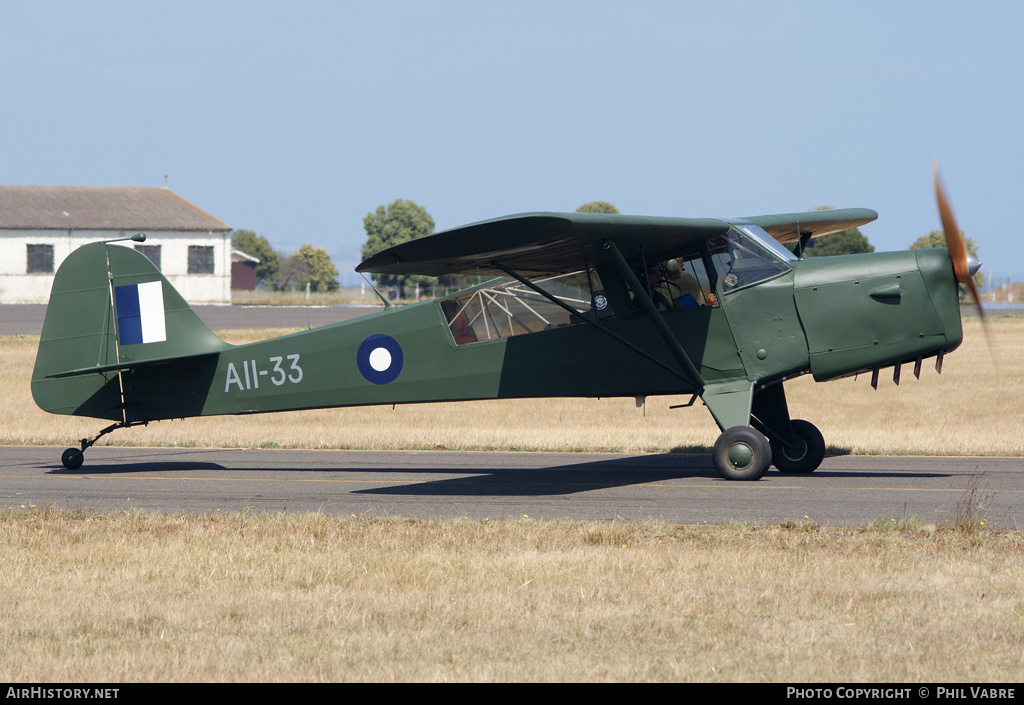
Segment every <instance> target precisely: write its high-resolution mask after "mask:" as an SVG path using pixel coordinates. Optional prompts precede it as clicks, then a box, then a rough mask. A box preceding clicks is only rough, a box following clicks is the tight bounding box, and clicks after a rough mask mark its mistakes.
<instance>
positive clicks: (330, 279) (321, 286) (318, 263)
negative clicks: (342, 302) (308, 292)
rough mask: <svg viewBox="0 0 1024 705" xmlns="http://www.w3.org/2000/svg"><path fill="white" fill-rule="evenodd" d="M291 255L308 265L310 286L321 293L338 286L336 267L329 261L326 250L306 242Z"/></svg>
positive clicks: (329, 257)
mask: <svg viewBox="0 0 1024 705" xmlns="http://www.w3.org/2000/svg"><path fill="white" fill-rule="evenodd" d="M292 257H297V258H298V259H299V260H301V261H302V262H304V263H305V264H306V265H307V266H308V267H309V279H308V281H309V284H310V288H312V289H314V290H315V291H318V292H320V293H321V294H322V293H325V292H328V291H334V290H335V289H337V288H338V268H337V267H335V266H334V263H333V262H331V256H330V255H329V254H327V250H325V249H323V248H322V247H313V246H312V245H310V244H309V243H306V244H305V245H303V246H302V247H300V248H299V251H298V252H296V253H294V254H293V255H292ZM303 285H305V283H303Z"/></svg>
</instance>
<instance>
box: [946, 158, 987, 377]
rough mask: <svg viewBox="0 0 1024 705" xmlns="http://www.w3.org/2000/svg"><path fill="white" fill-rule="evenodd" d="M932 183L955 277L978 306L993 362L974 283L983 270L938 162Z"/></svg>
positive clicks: (985, 324)
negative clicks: (958, 218) (970, 247)
mask: <svg viewBox="0 0 1024 705" xmlns="http://www.w3.org/2000/svg"><path fill="white" fill-rule="evenodd" d="M932 181H933V182H934V184H935V200H936V201H938V204H939V218H940V219H941V220H942V232H943V235H944V236H945V238H946V249H947V250H949V258H950V259H951V260H953V275H954V276H955V277H956V280H957V282H959V283H960V284H963V285H964V286H966V287H967V290H968V291H970V292H971V296H972V297H973V298H974V303H975V304H977V305H978V319H979V320H980V321H981V329H982V330H983V331H984V332H985V341H986V342H987V343H988V349H989V352H990V353H991V354H992V359H993V361H995V360H996V355H995V347H994V346H993V345H992V336H991V334H990V333H989V329H988V324H987V323H985V312H984V311H983V310H982V308H981V295H980V294H979V293H978V285H977V284H975V283H974V275H975V274H977V272H978V270H979V269H981V262H979V261H978V260H977V258H975V257H974V256H973V255H971V254H968V252H967V245H966V244H965V243H964V235H963V233H962V232H960V228H959V227H958V226H957V224H956V218H955V217H953V208H952V206H950V204H949V196H947V195H946V189H945V187H944V186H943V185H942V179H940V178H939V165H938V162H932Z"/></svg>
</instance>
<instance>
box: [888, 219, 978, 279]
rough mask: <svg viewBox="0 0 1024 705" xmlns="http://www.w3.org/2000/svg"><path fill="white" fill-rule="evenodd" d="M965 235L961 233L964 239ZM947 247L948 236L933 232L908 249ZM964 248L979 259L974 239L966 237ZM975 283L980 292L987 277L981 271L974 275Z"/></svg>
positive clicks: (923, 236) (918, 239) (916, 241)
mask: <svg viewBox="0 0 1024 705" xmlns="http://www.w3.org/2000/svg"><path fill="white" fill-rule="evenodd" d="M963 234H964V233H963V231H960V235H961V237H963ZM945 246H946V236H945V235H944V234H943V233H942V231H941V230H932V231H931V232H930V233H928V234H927V235H922V236H921V237H919V238H917V239H916V240H914V242H913V244H912V245H911V246H910V247H908V248H907V249H908V250H925V249H928V248H929V247H945ZM964 247H966V248H967V254H969V255H974V257H975V259H977V258H978V244H977V243H976V242H974V240H973V239H971V238H969V237H964ZM974 283H975V284H976V285H977V287H978V289H979V290H980V289H981V287H982V285H983V284H984V283H985V275H984V274H982V273H981V270H980V269H979V270H978V273H977V274H975V275H974ZM960 291H961V294H963V293H965V290H964V289H963V288H961V290H960Z"/></svg>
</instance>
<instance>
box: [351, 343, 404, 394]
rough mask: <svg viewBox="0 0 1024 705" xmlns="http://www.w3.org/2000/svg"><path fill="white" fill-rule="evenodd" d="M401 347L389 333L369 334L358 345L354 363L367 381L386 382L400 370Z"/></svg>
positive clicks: (401, 361) (390, 380)
mask: <svg viewBox="0 0 1024 705" xmlns="http://www.w3.org/2000/svg"><path fill="white" fill-rule="evenodd" d="M403 361H404V358H403V355H402V347H401V346H400V345H399V344H398V341H397V340H395V339H394V338H392V337H391V336H390V335H383V334H380V333H378V334H377V335H371V336H370V337H369V338H367V339H366V340H364V341H363V342H362V344H361V345H360V346H359V352H358V353H356V364H358V365H359V372H360V374H362V375H363V377H365V378H366V380H367V381H368V382H373V383H374V384H387V383H388V382H392V381H394V379H395V378H396V377H398V375H399V374H401V372H402V363H403Z"/></svg>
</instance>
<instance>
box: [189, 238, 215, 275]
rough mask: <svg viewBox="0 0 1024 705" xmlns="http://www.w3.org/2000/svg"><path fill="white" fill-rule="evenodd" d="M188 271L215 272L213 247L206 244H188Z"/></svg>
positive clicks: (194, 272) (192, 272)
mask: <svg viewBox="0 0 1024 705" xmlns="http://www.w3.org/2000/svg"><path fill="white" fill-rule="evenodd" d="M188 273H189V274H213V247H211V246H206V245H189V246H188Z"/></svg>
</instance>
